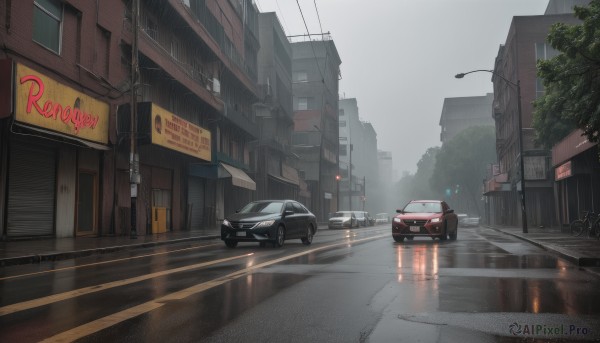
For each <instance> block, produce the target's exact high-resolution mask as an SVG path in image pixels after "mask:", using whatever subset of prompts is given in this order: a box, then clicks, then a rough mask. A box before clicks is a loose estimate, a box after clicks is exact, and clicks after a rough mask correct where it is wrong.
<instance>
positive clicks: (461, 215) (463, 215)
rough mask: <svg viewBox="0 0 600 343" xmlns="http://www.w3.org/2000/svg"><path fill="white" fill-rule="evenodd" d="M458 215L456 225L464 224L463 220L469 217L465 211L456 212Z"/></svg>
mask: <svg viewBox="0 0 600 343" xmlns="http://www.w3.org/2000/svg"><path fill="white" fill-rule="evenodd" d="M456 216H457V217H458V225H460V226H463V225H464V224H465V220H466V219H467V218H468V217H469V216H468V215H467V214H466V213H457V214H456Z"/></svg>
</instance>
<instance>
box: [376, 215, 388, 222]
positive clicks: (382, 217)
mask: <svg viewBox="0 0 600 343" xmlns="http://www.w3.org/2000/svg"><path fill="white" fill-rule="evenodd" d="M389 222H390V215H389V214H387V213H377V214H376V215H375V224H386V223H389Z"/></svg>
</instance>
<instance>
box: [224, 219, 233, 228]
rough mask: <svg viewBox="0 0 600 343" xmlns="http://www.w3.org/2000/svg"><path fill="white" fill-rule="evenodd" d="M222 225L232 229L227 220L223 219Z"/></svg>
mask: <svg viewBox="0 0 600 343" xmlns="http://www.w3.org/2000/svg"><path fill="white" fill-rule="evenodd" d="M223 225H225V226H228V227H232V226H231V223H230V222H229V220H227V219H223Z"/></svg>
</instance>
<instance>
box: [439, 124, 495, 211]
mask: <svg viewBox="0 0 600 343" xmlns="http://www.w3.org/2000/svg"><path fill="white" fill-rule="evenodd" d="M495 162H496V132H495V128H494V127H493V126H474V127H470V128H467V129H465V130H463V131H461V132H460V133H459V134H458V135H456V136H455V137H454V138H452V139H451V140H450V141H448V142H447V143H445V144H444V145H443V146H442V148H441V149H440V151H439V153H438V154H437V159H436V163H435V168H434V171H433V174H432V177H431V185H432V187H433V188H435V189H436V190H438V191H440V192H445V191H446V189H448V188H450V189H451V192H452V194H454V196H455V197H459V198H460V199H466V200H465V202H467V204H465V205H463V208H462V210H464V211H468V210H471V211H477V213H478V214H479V215H481V205H482V204H481V201H480V199H481V191H480V190H481V185H482V181H483V179H484V178H485V177H486V172H487V167H488V166H489V165H490V164H492V163H495ZM457 185H458V187H457ZM458 192H460V194H461V195H459V193H458Z"/></svg>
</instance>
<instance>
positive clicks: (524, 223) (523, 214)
mask: <svg viewBox="0 0 600 343" xmlns="http://www.w3.org/2000/svg"><path fill="white" fill-rule="evenodd" d="M480 71H484V72H487V73H491V74H493V75H495V76H497V77H499V78H501V79H502V80H504V82H506V83H508V84H509V85H511V86H514V87H516V88H517V112H518V113H517V114H518V116H519V156H520V157H519V162H520V165H521V166H520V172H521V197H520V198H521V220H522V226H523V233H527V211H526V209H525V163H524V160H523V123H522V121H523V114H522V113H521V81H519V80H517V83H514V82H512V81H510V80H508V79H507V78H505V77H504V76H502V75H500V74H498V73H496V72H495V71H493V70H487V69H478V70H472V71H469V72H466V73H460V74H456V75H455V76H454V77H455V78H457V79H462V78H463V77H465V75H467V74H471V73H476V72H480Z"/></svg>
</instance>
